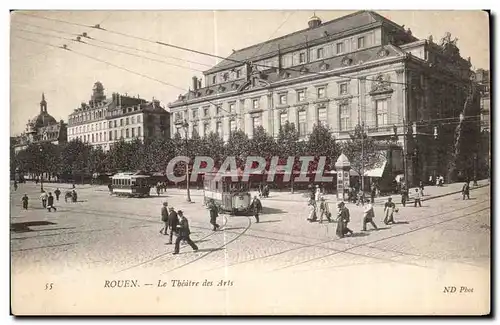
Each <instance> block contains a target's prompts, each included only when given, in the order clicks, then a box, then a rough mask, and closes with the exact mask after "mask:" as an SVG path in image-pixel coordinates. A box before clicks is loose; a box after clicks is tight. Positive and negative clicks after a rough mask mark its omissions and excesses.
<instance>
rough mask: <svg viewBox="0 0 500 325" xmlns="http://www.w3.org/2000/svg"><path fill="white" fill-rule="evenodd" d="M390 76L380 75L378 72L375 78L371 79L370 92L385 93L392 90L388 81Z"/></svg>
mask: <svg viewBox="0 0 500 325" xmlns="http://www.w3.org/2000/svg"><path fill="white" fill-rule="evenodd" d="M390 81H391V80H390V76H389V75H385V76H384V75H382V74H379V75H378V76H377V77H376V78H375V80H373V81H372V89H371V91H370V94H372V95H373V94H379V93H385V92H392V91H393V89H392V86H391V83H390Z"/></svg>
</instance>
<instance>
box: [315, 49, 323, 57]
mask: <svg viewBox="0 0 500 325" xmlns="http://www.w3.org/2000/svg"><path fill="white" fill-rule="evenodd" d="M316 57H317V58H318V59H322V58H323V48H319V49H317V50H316Z"/></svg>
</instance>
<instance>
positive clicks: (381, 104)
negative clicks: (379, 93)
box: [375, 99, 388, 127]
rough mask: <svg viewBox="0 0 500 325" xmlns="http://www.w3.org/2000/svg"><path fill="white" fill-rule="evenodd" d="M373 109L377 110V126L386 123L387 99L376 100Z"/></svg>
mask: <svg viewBox="0 0 500 325" xmlns="http://www.w3.org/2000/svg"><path fill="white" fill-rule="evenodd" d="M375 109H376V111H377V127H379V126H384V125H387V124H388V120H387V99H382V100H377V101H376V102H375Z"/></svg>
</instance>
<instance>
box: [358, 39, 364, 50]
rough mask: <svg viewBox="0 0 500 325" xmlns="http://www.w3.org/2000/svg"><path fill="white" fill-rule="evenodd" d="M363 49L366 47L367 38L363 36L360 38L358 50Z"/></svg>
mask: <svg viewBox="0 0 500 325" xmlns="http://www.w3.org/2000/svg"><path fill="white" fill-rule="evenodd" d="M363 47H365V37H364V36H361V37H358V49H362V48H363Z"/></svg>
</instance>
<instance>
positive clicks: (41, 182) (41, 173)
mask: <svg viewBox="0 0 500 325" xmlns="http://www.w3.org/2000/svg"><path fill="white" fill-rule="evenodd" d="M39 150H40V158H41V156H42V154H43V148H42V147H40V149H39ZM42 169H43V163H42V159H40V192H41V191H43V170H42Z"/></svg>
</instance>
